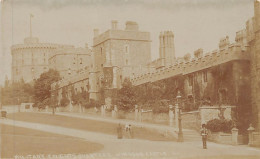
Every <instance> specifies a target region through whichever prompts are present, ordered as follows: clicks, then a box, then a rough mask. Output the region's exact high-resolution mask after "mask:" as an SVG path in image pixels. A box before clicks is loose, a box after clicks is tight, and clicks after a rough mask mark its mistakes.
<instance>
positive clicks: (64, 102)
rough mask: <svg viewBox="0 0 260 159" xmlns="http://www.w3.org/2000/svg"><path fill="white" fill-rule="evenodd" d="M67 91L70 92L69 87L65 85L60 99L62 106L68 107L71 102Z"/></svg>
mask: <svg viewBox="0 0 260 159" xmlns="http://www.w3.org/2000/svg"><path fill="white" fill-rule="evenodd" d="M67 93H68V90H67V87H63V88H62V93H61V100H60V106H61V107H66V106H67V105H68V104H69V103H70V100H69V99H68V97H67Z"/></svg>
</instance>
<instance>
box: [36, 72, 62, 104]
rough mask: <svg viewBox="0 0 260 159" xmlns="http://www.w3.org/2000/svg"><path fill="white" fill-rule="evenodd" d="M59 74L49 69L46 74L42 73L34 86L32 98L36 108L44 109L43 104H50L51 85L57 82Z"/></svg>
mask: <svg viewBox="0 0 260 159" xmlns="http://www.w3.org/2000/svg"><path fill="white" fill-rule="evenodd" d="M60 79H61V78H60V74H59V72H58V71H56V70H53V69H50V70H49V71H48V72H45V73H42V74H41V75H40V78H38V79H37V80H36V81H35V84H34V98H35V103H36V106H38V107H45V106H46V105H45V104H50V100H49V99H50V98H51V92H50V90H51V84H52V83H54V82H57V81H59V80H60Z"/></svg>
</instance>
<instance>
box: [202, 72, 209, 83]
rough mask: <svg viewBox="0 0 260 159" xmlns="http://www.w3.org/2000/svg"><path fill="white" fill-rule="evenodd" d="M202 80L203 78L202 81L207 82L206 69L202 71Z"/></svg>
mask: <svg viewBox="0 0 260 159" xmlns="http://www.w3.org/2000/svg"><path fill="white" fill-rule="evenodd" d="M203 80H204V82H208V73H207V71H204V72H203Z"/></svg>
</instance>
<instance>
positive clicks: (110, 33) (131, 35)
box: [93, 21, 150, 46]
mask: <svg viewBox="0 0 260 159" xmlns="http://www.w3.org/2000/svg"><path fill="white" fill-rule="evenodd" d="M109 39H112V40H136V41H140V40H141V41H150V33H149V32H142V31H139V30H138V24H137V23H136V22H130V21H128V22H126V28H125V30H120V29H118V28H117V21H112V28H111V29H109V30H107V31H106V32H104V33H102V34H99V33H98V29H94V38H93V46H96V45H98V44H100V43H101V42H104V41H106V40H109Z"/></svg>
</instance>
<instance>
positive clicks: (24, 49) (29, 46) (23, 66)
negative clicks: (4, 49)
mask: <svg viewBox="0 0 260 159" xmlns="http://www.w3.org/2000/svg"><path fill="white" fill-rule="evenodd" d="M58 47H59V45H56V44H50V43H39V39H38V38H36V37H28V38H25V39H24V43H23V44H16V45H13V46H12V47H11V54H12V82H18V81H20V80H21V79H23V80H24V81H25V82H31V81H33V80H34V79H37V78H39V77H40V75H41V74H42V73H43V72H45V71H48V70H49V64H48V58H49V55H50V54H51V53H52V52H53V51H55V50H56V48H58Z"/></svg>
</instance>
